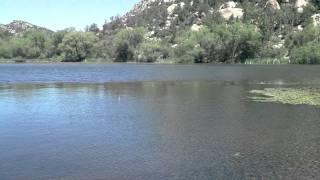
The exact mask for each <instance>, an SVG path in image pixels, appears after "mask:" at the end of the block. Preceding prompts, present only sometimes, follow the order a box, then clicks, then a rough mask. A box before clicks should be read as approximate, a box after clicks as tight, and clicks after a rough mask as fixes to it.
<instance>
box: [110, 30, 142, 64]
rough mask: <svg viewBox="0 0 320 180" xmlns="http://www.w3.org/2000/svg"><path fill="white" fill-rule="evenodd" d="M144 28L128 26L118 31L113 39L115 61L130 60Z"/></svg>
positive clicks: (140, 40) (140, 39)
mask: <svg viewBox="0 0 320 180" xmlns="http://www.w3.org/2000/svg"><path fill="white" fill-rule="evenodd" d="M144 33H145V30H144V28H128V29H123V30H121V31H120V32H118V33H117V34H116V35H115V37H114V39H113V44H114V45H115V51H114V52H115V55H114V56H115V58H116V61H119V62H126V61H129V60H132V59H133V58H132V57H133V52H134V51H135V49H136V48H137V47H138V45H139V44H140V43H142V42H143V39H144Z"/></svg>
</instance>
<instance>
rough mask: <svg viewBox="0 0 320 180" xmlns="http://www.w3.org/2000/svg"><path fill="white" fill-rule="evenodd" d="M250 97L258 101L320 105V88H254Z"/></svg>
mask: <svg viewBox="0 0 320 180" xmlns="http://www.w3.org/2000/svg"><path fill="white" fill-rule="evenodd" d="M250 93H251V94H252V95H253V96H251V97H249V98H250V99H251V100H253V101H256V102H278V103H283V104H291V105H312V106H320V89H318V88H266V89H264V90H252V91H250Z"/></svg>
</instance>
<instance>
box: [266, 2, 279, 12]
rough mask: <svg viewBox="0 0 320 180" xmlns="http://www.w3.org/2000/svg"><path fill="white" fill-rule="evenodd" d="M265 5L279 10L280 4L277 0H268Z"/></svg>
mask: <svg viewBox="0 0 320 180" xmlns="http://www.w3.org/2000/svg"><path fill="white" fill-rule="evenodd" d="M265 7H269V8H271V9H273V10H280V9H281V8H280V4H279V2H278V1H277V0H268V1H267V3H266V6H265Z"/></svg>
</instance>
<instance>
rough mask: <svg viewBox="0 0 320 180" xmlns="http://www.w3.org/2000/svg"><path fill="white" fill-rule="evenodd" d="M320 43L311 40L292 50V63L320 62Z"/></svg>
mask: <svg viewBox="0 0 320 180" xmlns="http://www.w3.org/2000/svg"><path fill="white" fill-rule="evenodd" d="M319 49H320V44H319V43H315V42H309V43H307V44H305V45H303V46H301V47H296V48H294V49H292V51H291V58H290V59H291V63H294V64H320V51H319Z"/></svg>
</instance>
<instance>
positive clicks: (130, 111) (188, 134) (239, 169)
mask: <svg viewBox="0 0 320 180" xmlns="http://www.w3.org/2000/svg"><path fill="white" fill-rule="evenodd" d="M268 87H320V66H295V65H278V66H263V65H262V66H258V65H257V66H256V65H252V66H245V65H134V64H132V65H130V64H109V65H108V64H107V65H103V64H97V65H95V64H48V65H33V64H21V65H10V64H4V65H0V179H4V180H11V179H12V180H13V179H14V180H16V179H18V180H19V179H21V180H26V179H32V180H33V179H68V180H69V179H76V180H78V179H83V180H86V179H108V180H109V179H110V180H111V179H114V180H118V179H119V180H126V179H128V180H164V179H177V180H180V179H181V180H182V179H195V180H212V179H254V180H256V179H257V180H264V179H299V180H300V179H317V178H319V177H320V108H319V107H317V106H308V105H286V104H280V103H262V102H254V101H251V100H250V99H249V98H248V96H249V91H250V90H253V89H264V88H268Z"/></svg>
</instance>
